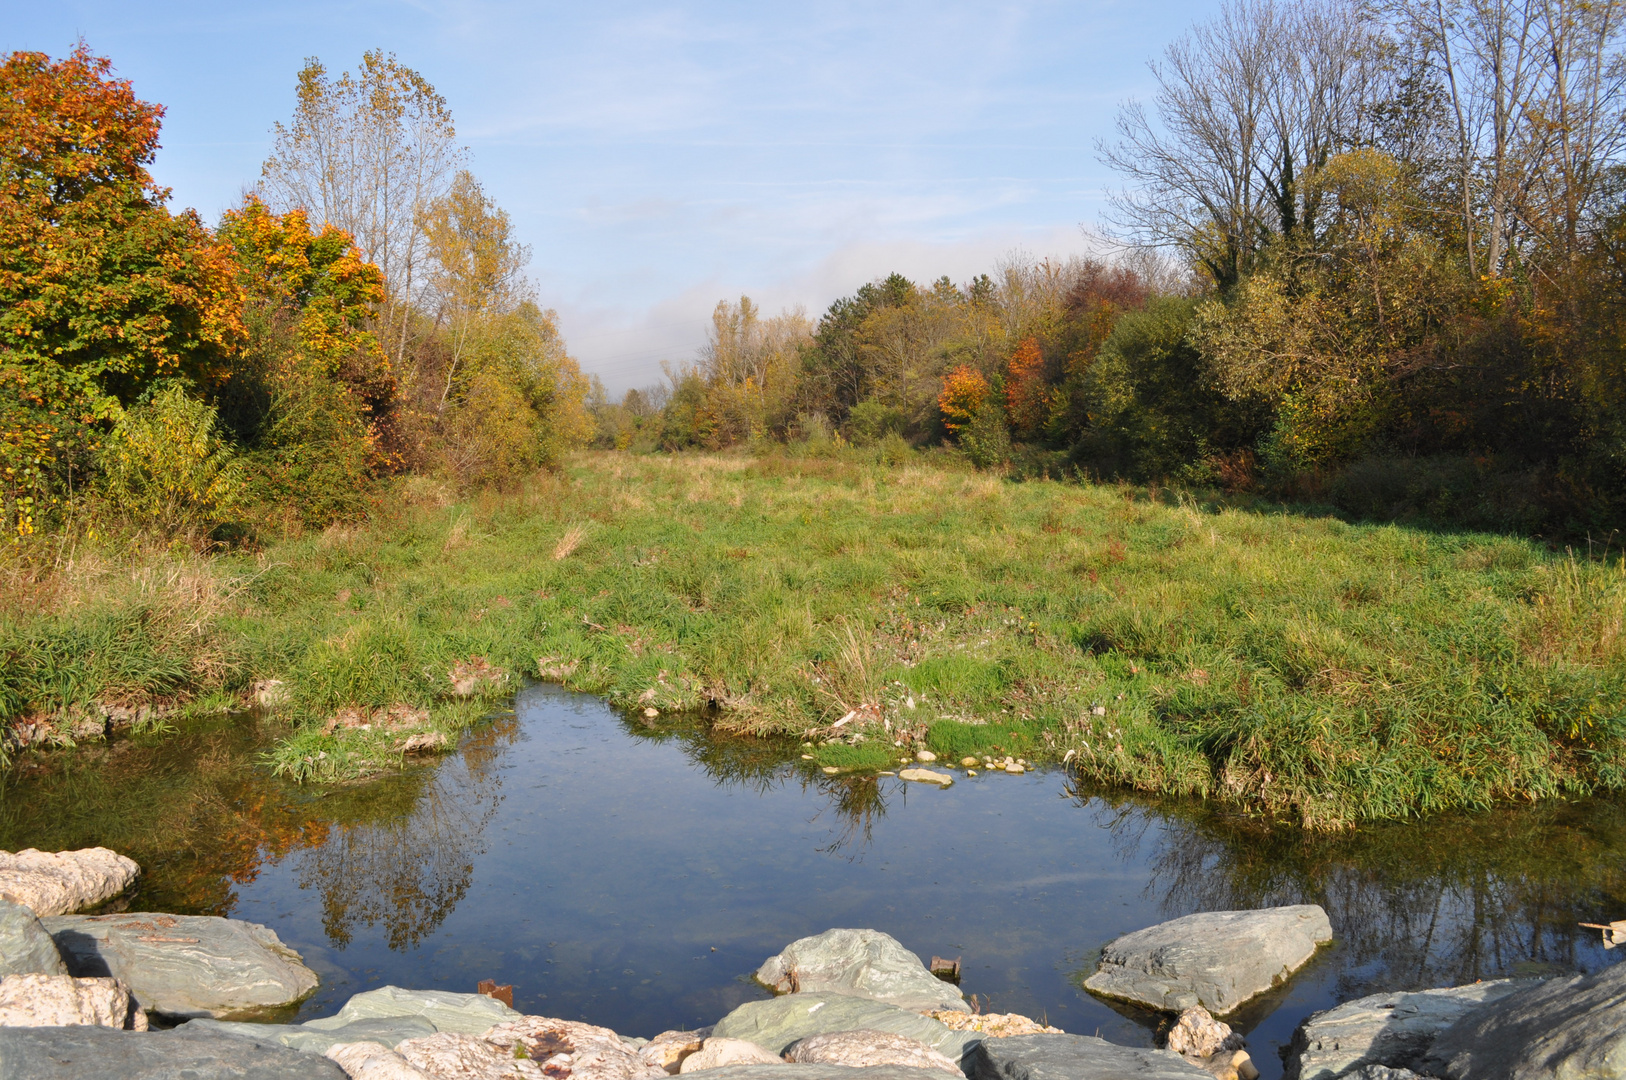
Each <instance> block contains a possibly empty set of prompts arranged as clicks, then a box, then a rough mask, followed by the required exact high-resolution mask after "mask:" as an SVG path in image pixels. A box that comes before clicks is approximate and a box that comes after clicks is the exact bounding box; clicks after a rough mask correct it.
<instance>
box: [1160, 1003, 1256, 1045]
mask: <svg viewBox="0 0 1626 1080" xmlns="http://www.w3.org/2000/svg"><path fill="white" fill-rule="evenodd" d="M1168 1046H1169V1049H1170V1050H1173V1051H1174V1052H1175V1053H1176V1054H1180V1055H1182V1056H1184V1057H1187V1058H1194V1057H1197V1058H1211V1057H1213V1056H1214V1055H1215V1054H1218V1053H1219V1052H1220V1051H1221V1050H1240V1049H1242V1036H1240V1035H1238V1034H1236V1033H1235V1032H1233V1031H1232V1030H1231V1025H1229V1024H1225V1023H1221V1022H1220V1021H1218V1020H1215V1019H1214V1017H1213V1016H1212V1015H1210V1014H1209V1012H1208V1010H1207V1009H1205V1008H1203V1007H1202V1006H1201V1005H1194V1006H1192V1007H1191V1008H1189V1009H1187V1010H1186V1011H1185V1012H1183V1013H1181V1014H1180V1019H1179V1020H1176V1021H1175V1023H1174V1027H1172V1028H1170V1029H1169V1042H1168Z"/></svg>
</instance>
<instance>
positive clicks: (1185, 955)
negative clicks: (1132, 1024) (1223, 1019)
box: [1084, 904, 1332, 1015]
mask: <svg viewBox="0 0 1626 1080" xmlns="http://www.w3.org/2000/svg"><path fill="white" fill-rule="evenodd" d="M1331 940H1332V924H1331V923H1329V922H1328V921H1327V913H1326V912H1325V911H1322V910H1321V908H1320V907H1319V906H1318V905H1315V904H1298V905H1295V906H1292V907H1278V908H1264V909H1262V910H1258V911H1210V912H1204V913H1202V914H1198V915H1187V916H1186V917H1185V918H1182V919H1175V920H1173V921H1171V922H1166V923H1159V924H1158V925H1157V926H1152V927H1148V928H1147V929H1145V930H1137V931H1135V932H1134V933H1133V934H1125V935H1124V936H1123V937H1121V938H1118V939H1117V940H1116V941H1114V942H1112V943H1111V944H1110V945H1108V946H1107V947H1106V948H1105V949H1103V950H1102V951H1101V966H1100V969H1099V970H1097V971H1096V973H1095V974H1094V975H1091V976H1090V977H1089V978H1088V979H1086V980H1085V982H1084V987H1085V989H1087V990H1090V991H1092V992H1094V993H1097V994H1100V995H1101V996H1103V997H1109V998H1119V999H1121V1000H1124V1001H1133V1002H1136V1003H1138V1004H1141V1005H1147V1006H1150V1007H1151V1008H1154V1009H1162V1010H1164V1011H1166V1012H1184V1011H1185V1010H1186V1009H1189V1008H1191V1007H1192V1006H1193V1005H1201V1006H1203V1007H1204V1008H1206V1009H1208V1010H1209V1011H1211V1012H1213V1013H1215V1014H1217V1015H1224V1014H1225V1013H1228V1012H1231V1011H1233V1010H1235V1009H1236V1008H1237V1007H1238V1006H1239V1005H1241V1004H1242V1003H1243V1002H1245V1001H1247V1000H1248V999H1249V998H1252V997H1254V996H1256V995H1258V994H1262V993H1264V992H1265V991H1266V990H1269V989H1270V988H1271V987H1273V986H1278V985H1280V984H1281V983H1282V982H1283V981H1285V980H1286V979H1287V978H1288V976H1290V975H1292V974H1293V972H1295V971H1297V970H1298V969H1299V968H1301V967H1303V966H1304V965H1305V964H1306V963H1308V962H1309V960H1310V958H1311V957H1312V956H1314V955H1315V951H1316V948H1317V947H1318V946H1320V945H1323V944H1325V943H1326V942H1329V941H1331Z"/></svg>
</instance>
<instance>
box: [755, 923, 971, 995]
mask: <svg viewBox="0 0 1626 1080" xmlns="http://www.w3.org/2000/svg"><path fill="white" fill-rule="evenodd" d="M757 981H758V982H760V983H762V984H763V985H764V986H767V987H769V988H770V989H772V990H774V991H775V992H777V993H781V994H784V993H808V992H809V991H834V992H836V993H841V994H852V995H855V996H857V997H866V998H870V999H871V1000H874V1001H884V1002H887V1003H888V1004H891V1005H896V1006H898V1007H899V1008H903V1009H912V1010H915V1011H916V1012H925V1011H927V1010H930V1009H961V1010H965V1011H967V1012H969V1011H970V1010H969V1009H967V1008H966V1005H965V995H964V994H962V993H961V992H960V988H959V987H957V986H955V985H953V984H952V983H946V982H944V981H943V980H942V979H939V978H938V977H937V976H935V975H933V974H932V973H931V972H929V971H927V970H926V965H924V964H922V963H921V962H920V957H918V956H916V955H915V954H914V953H912V952H910V951H909V950H908V949H905V948H904V947H903V946H902V945H900V944H899V943H898V941H897V939H896V938H893V937H892V936H890V935H888V934H883V933H881V932H880V931H879V930H826V931H825V932H824V933H822V934H818V935H816V936H814V937H805V938H802V939H800V940H799V941H793V942H791V943H790V944H789V945H787V946H786V947H785V950H784V951H783V952H781V953H780V954H779V955H778V956H772V957H769V958H768V959H767V960H766V961H765V962H764V963H763V965H762V966H761V967H760V968H758V969H757Z"/></svg>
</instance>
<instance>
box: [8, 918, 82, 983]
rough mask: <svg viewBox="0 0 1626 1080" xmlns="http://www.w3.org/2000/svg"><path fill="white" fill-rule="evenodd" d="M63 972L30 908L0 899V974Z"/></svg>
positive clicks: (53, 944)
mask: <svg viewBox="0 0 1626 1080" xmlns="http://www.w3.org/2000/svg"><path fill="white" fill-rule="evenodd" d="M67 973H68V967H67V965H66V964H64V963H63V962H62V955H61V954H60V953H58V952H57V951H56V942H54V941H52V940H51V935H50V934H49V933H47V932H46V930H45V927H43V926H41V925H40V921H39V918H38V917H37V916H35V914H34V909H33V908H30V907H28V906H26V905H24V904H18V903H13V902H12V901H10V900H0V976H3V975H66V974H67Z"/></svg>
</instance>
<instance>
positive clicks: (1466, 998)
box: [1284, 979, 1532, 1080]
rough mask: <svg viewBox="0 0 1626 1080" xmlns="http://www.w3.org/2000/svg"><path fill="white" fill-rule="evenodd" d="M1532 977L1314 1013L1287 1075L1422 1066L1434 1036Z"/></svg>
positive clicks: (1318, 1076)
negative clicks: (1371, 1067) (1377, 1067)
mask: <svg viewBox="0 0 1626 1080" xmlns="http://www.w3.org/2000/svg"><path fill="white" fill-rule="evenodd" d="M1530 985H1532V983H1531V982H1530V981H1529V980H1522V981H1519V982H1514V981H1510V980H1507V979H1503V980H1500V981H1498V982H1480V983H1473V984H1471V985H1469V986H1453V987H1447V988H1446V989H1443V990H1410V991H1395V992H1393V993H1388V994H1371V995H1368V996H1367V997H1363V998H1356V999H1355V1000H1354V1001H1346V1002H1344V1004H1342V1005H1339V1006H1337V1007H1336V1008H1332V1009H1327V1010H1326V1011H1324V1012H1318V1013H1313V1014H1311V1016H1310V1017H1309V1019H1307V1020H1305V1021H1304V1023H1302V1024H1300V1025H1299V1026H1298V1030H1297V1031H1295V1032H1293V1041H1292V1043H1291V1045H1290V1046H1289V1047H1288V1051H1287V1069H1286V1073H1285V1074H1284V1075H1285V1077H1286V1080H1333V1078H1334V1077H1341V1076H1347V1075H1349V1074H1351V1073H1353V1072H1355V1071H1357V1070H1359V1069H1361V1068H1363V1067H1365V1066H1367V1065H1377V1066H1383V1067H1387V1068H1391V1069H1413V1070H1415V1069H1419V1068H1421V1066H1422V1060H1423V1055H1424V1054H1425V1053H1426V1052H1427V1050H1428V1048H1429V1044H1431V1043H1432V1042H1433V1041H1434V1036H1436V1035H1438V1034H1439V1033H1440V1032H1441V1031H1444V1030H1445V1029H1446V1028H1448V1027H1450V1026H1451V1025H1452V1024H1454V1023H1455V1022H1456V1021H1457V1020H1459V1019H1461V1018H1462V1017H1463V1016H1465V1015H1466V1014H1468V1013H1469V1012H1471V1011H1472V1010H1474V1009H1477V1008H1479V1007H1480V1006H1481V1005H1484V1004H1486V1003H1488V1002H1492V1001H1497V1000H1500V999H1501V998H1504V997H1506V996H1507V995H1508V994H1510V993H1513V992H1514V991H1515V990H1518V989H1520V988H1521V987H1526V986H1530Z"/></svg>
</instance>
